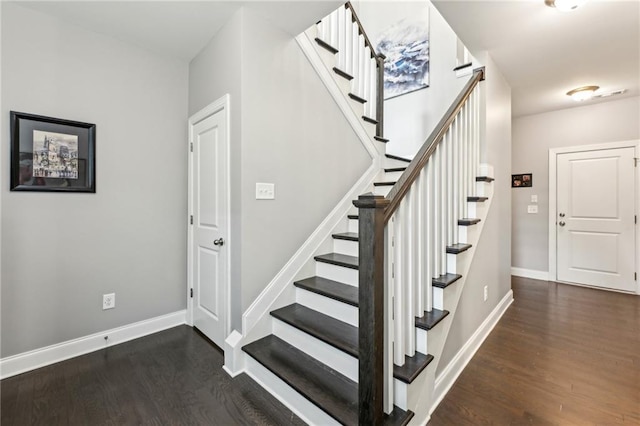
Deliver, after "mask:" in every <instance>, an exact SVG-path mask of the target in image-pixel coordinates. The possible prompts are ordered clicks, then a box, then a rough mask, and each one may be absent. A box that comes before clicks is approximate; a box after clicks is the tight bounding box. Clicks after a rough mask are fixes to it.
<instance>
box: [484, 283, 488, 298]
mask: <svg viewBox="0 0 640 426" xmlns="http://www.w3.org/2000/svg"><path fill="white" fill-rule="evenodd" d="M488 297H489V286H488V285H485V286H484V301H485V302H486V301H487V298H488Z"/></svg>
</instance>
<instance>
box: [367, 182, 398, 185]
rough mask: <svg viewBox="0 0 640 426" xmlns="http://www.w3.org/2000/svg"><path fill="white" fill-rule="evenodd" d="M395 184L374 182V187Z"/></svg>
mask: <svg viewBox="0 0 640 426" xmlns="http://www.w3.org/2000/svg"><path fill="white" fill-rule="evenodd" d="M395 184H396V183H395V182H374V183H373V186H393V185H395Z"/></svg>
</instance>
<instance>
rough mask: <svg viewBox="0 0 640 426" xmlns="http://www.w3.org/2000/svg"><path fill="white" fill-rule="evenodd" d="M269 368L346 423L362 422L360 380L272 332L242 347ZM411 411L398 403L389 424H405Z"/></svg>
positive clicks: (328, 412) (385, 422) (336, 418)
mask: <svg viewBox="0 0 640 426" xmlns="http://www.w3.org/2000/svg"><path fill="white" fill-rule="evenodd" d="M242 349H243V350H244V351H245V352H246V353H248V354H249V355H251V356H252V357H253V358H254V359H255V360H256V361H258V362H259V363H260V364H262V365H263V366H264V367H265V368H266V369H268V370H269V371H271V372H272V373H273V374H275V375H276V376H277V377H278V378H280V379H281V380H282V381H284V382H285V383H286V384H288V385H289V386H291V387H292V388H293V389H295V390H296V391H297V392H298V393H300V394H301V395H302V396H304V397H305V398H307V399H308V400H309V401H311V402H312V403H313V404H315V405H316V406H317V407H319V408H320V409H322V410H323V411H325V412H326V413H327V414H328V415H330V416H331V417H333V418H334V419H335V420H337V421H338V422H340V423H342V424H345V425H357V424H358V384H357V383H355V382H354V381H352V380H349V379H348V378H347V377H345V376H343V375H342V374H340V373H338V372H337V371H335V370H333V369H332V368H329V367H328V366H326V365H324V364H322V363H321V362H320V361H318V360H316V359H315V358H313V357H311V356H309V355H307V354H305V353H304V352H302V351H300V350H299V349H296V348H295V347H293V346H292V345H290V344H288V343H287V342H285V341H284V340H282V339H279V338H278V337H276V336H274V335H269V336H267V337H264V338H262V339H260V340H257V341H255V342H253V343H249V344H248V345H246V346H244V347H243V348H242ZM412 417H413V413H412V412H411V411H406V412H405V411H403V410H401V409H399V408H398V407H394V409H393V412H392V413H391V415H390V416H387V418H385V421H384V424H385V425H405V424H407V423H408V422H409V420H410V419H411V418H412Z"/></svg>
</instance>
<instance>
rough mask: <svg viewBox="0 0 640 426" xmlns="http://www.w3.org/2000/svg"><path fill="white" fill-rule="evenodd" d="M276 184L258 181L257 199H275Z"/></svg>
mask: <svg viewBox="0 0 640 426" xmlns="http://www.w3.org/2000/svg"><path fill="white" fill-rule="evenodd" d="M275 198H276V185H275V184H274V183H260V182H256V200H274V199H275Z"/></svg>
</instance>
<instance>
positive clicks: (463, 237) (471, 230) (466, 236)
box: [458, 224, 480, 244]
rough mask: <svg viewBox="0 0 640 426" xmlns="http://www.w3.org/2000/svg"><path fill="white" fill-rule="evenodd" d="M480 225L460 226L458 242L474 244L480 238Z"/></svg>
mask: <svg viewBox="0 0 640 426" xmlns="http://www.w3.org/2000/svg"><path fill="white" fill-rule="evenodd" d="M479 229H480V227H479V226H478V224H475V225H470V226H458V240H459V241H458V242H460V243H466V244H473V243H474V241H477V240H478V230H479Z"/></svg>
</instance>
